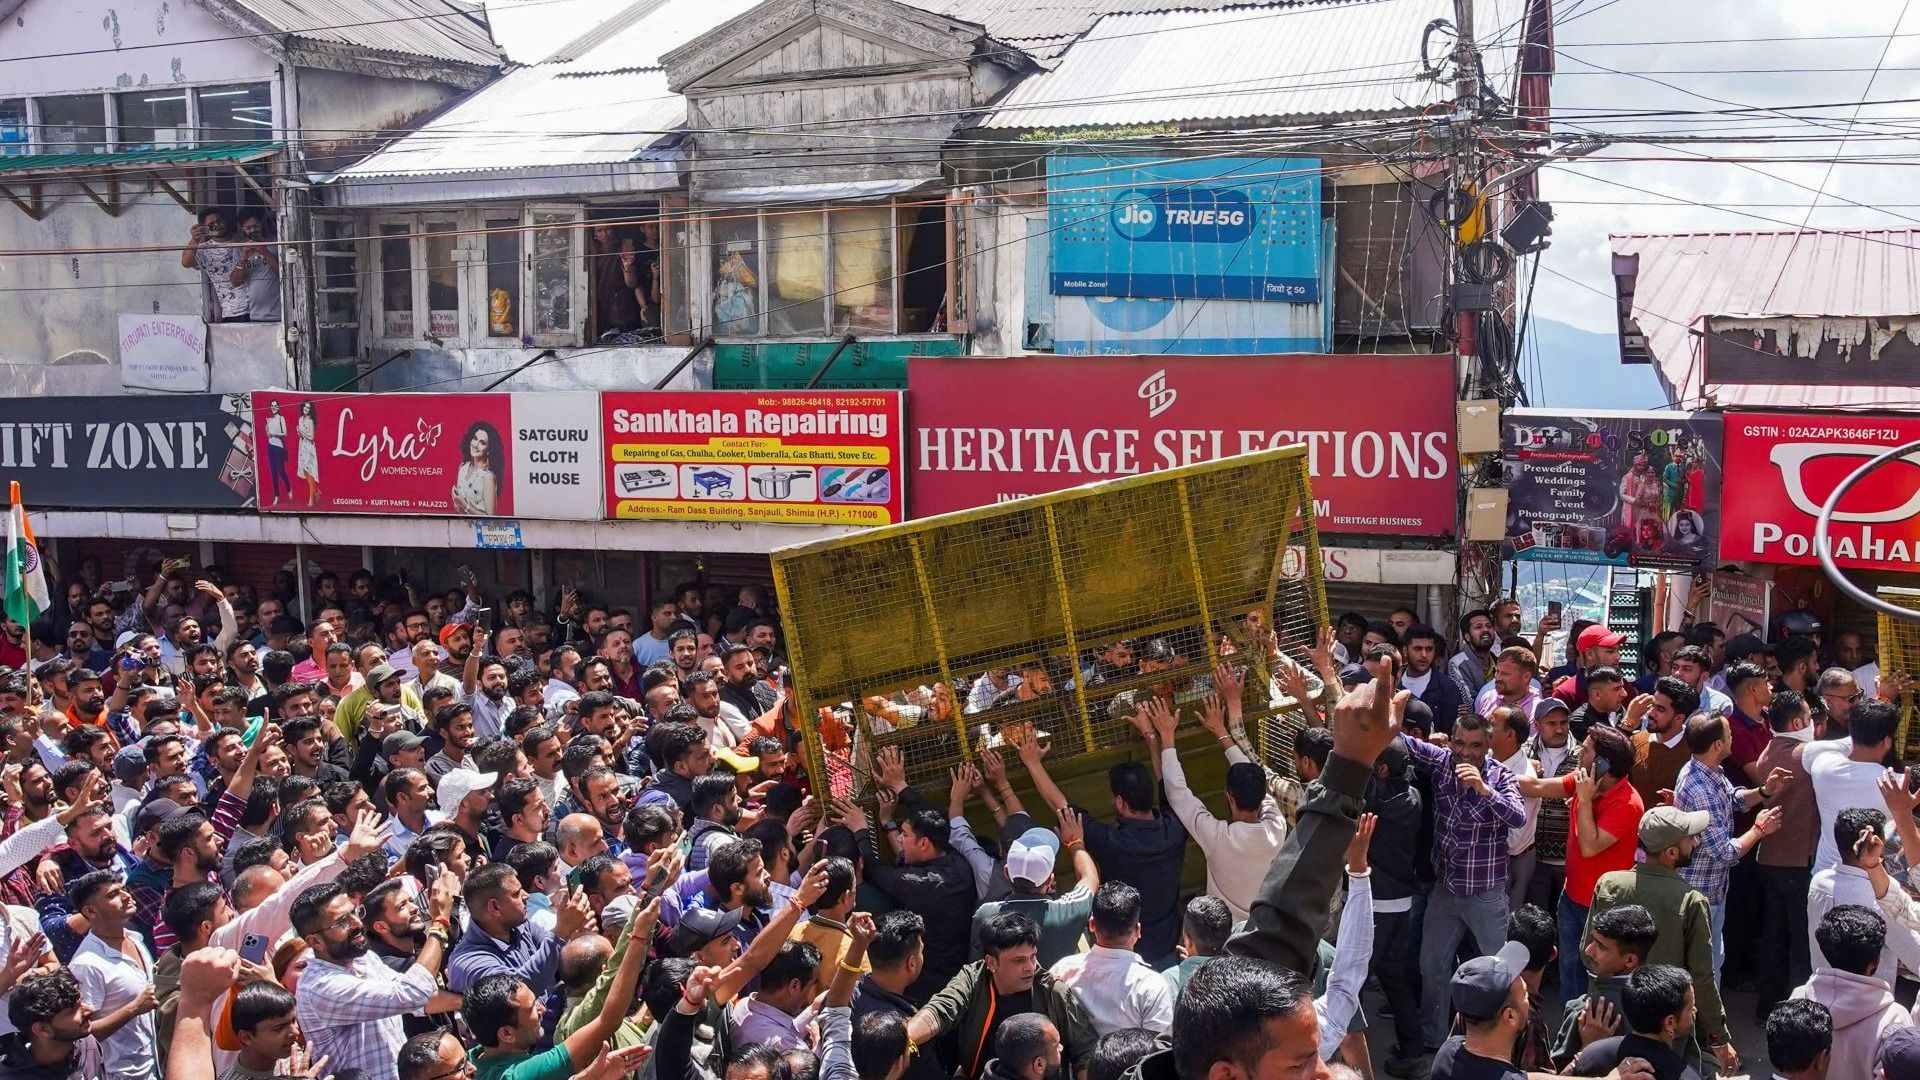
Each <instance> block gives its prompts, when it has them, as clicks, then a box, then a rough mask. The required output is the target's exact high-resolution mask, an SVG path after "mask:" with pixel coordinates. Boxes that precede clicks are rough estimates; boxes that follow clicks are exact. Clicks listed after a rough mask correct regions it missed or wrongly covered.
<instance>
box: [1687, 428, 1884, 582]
mask: <svg viewBox="0 0 1920 1080" xmlns="http://www.w3.org/2000/svg"><path fill="white" fill-rule="evenodd" d="M1915 439H1920V417H1916V416H1858V415H1851V414H1831V413H1829V414H1824V415H1822V414H1808V413H1745V412H1743V413H1728V414H1727V423H1726V452H1725V455H1724V461H1725V468H1726V476H1727V483H1726V485H1725V486H1724V487H1723V488H1722V502H1723V505H1724V508H1725V514H1724V523H1723V524H1722V526H1721V530H1720V557H1721V558H1722V559H1725V560H1729V561H1731V560H1749V561H1752V562H1766V563H1802V564H1809V563H1817V562H1818V561H1819V558H1818V557H1817V556H1816V555H1815V554H1814V552H1813V530H1814V524H1815V521H1816V520H1817V519H1818V517H1819V514H1820V508H1821V507H1822V506H1823V505H1825V503H1826V501H1827V499H1828V498H1829V497H1831V496H1832V495H1833V491H1834V489H1835V488H1836V487H1838V486H1839V485H1840V482H1841V481H1842V480H1845V479H1846V478H1847V477H1848V475H1850V474H1851V473H1852V472H1853V471H1854V470H1855V469H1858V468H1859V467H1860V466H1862V465H1864V464H1866V463H1867V461H1868V459H1870V458H1873V457H1875V456H1876V455H1878V454H1880V453H1883V452H1884V451H1886V450H1888V449H1890V448H1892V447H1895V446H1899V445H1901V444H1902V443H1907V442H1912V441H1913V440H1915ZM1827 535H1828V536H1829V538H1831V539H1832V541H1833V553H1834V561H1835V562H1837V563H1839V564H1840V565H1841V566H1852V567H1861V568H1867V569H1877V570H1902V571H1909V572H1910V571H1912V570H1913V568H1914V560H1915V559H1916V558H1917V557H1920V455H1915V456H1914V457H1912V458H1905V459H1900V460H1896V461H1893V462H1890V463H1888V464H1886V465H1883V466H1881V467H1880V468H1879V469H1877V470H1875V471H1874V472H1873V474H1872V475H1870V476H1868V477H1867V478H1866V479H1865V480H1863V481H1861V482H1860V483H1858V484H1856V485H1854V487H1853V490H1852V491H1850V492H1848V493H1847V497H1846V498H1845V499H1843V500H1841V502H1840V505H1839V507H1838V508H1837V509H1836V511H1835V513H1834V517H1833V524H1832V526H1831V527H1830V528H1829V530H1828V534H1827Z"/></svg>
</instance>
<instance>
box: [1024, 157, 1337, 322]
mask: <svg viewBox="0 0 1920 1080" xmlns="http://www.w3.org/2000/svg"><path fill="white" fill-rule="evenodd" d="M1047 217H1048V225H1049V232H1050V235H1051V243H1050V250H1051V256H1050V257H1051V273H1050V283H1051V291H1052V292H1053V294H1054V295H1056V296H1122V297H1173V298H1197V299H1213V300H1223V299H1224V300H1271V301H1281V302H1286V303H1296V304H1313V303H1318V302H1319V300H1320V264H1321V254H1320V253H1321V224H1320V162H1319V161H1318V160H1317V159H1314V158H1260V157H1225V158H1216V157H1208V158H1194V159H1190V160H1184V161H1167V160H1152V159H1146V158H1141V159H1129V158H1125V157H1122V158H1117V159H1116V158H1114V157H1080V156H1074V155H1056V156H1054V157H1051V158H1049V159H1048V161H1047Z"/></svg>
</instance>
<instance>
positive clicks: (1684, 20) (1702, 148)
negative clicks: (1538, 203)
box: [1534, 0, 1920, 334]
mask: <svg viewBox="0 0 1920 1080" xmlns="http://www.w3.org/2000/svg"><path fill="white" fill-rule="evenodd" d="M1909 4H1911V5H1912V10H1905V9H1906V8H1907V7H1908V5H1909ZM1554 8H1555V17H1556V20H1557V22H1558V24H1559V25H1558V31H1557V34H1556V46H1557V53H1558V65H1559V66H1558V70H1557V72H1556V75H1555V78H1554V86H1553V106H1554V113H1555V116H1556V120H1557V125H1556V126H1557V127H1559V129H1560V130H1562V131H1566V132H1569V133H1576V132H1577V131H1578V130H1582V129H1584V130H1592V131H1604V132H1608V133H1610V134H1614V135H1617V136H1629V135H1630V136H1634V137H1635V142H1634V143H1633V144H1632V145H1625V146H1621V145H1616V146H1612V147H1609V148H1607V149H1603V150H1601V151H1599V152H1597V153H1595V154H1593V155H1591V156H1589V157H1587V158H1586V159H1584V160H1582V161H1579V162H1577V163H1568V164H1556V165H1553V166H1550V167H1548V168H1547V169H1546V170H1544V172H1543V173H1542V182H1541V191H1542V196H1543V197H1544V198H1545V199H1547V200H1548V201H1549V202H1551V203H1552V204H1553V208H1554V223H1553V246H1552V247H1551V248H1550V249H1548V251H1547V253H1546V255H1545V262H1544V264H1543V271H1542V273H1541V275H1540V279H1539V291H1538V292H1537V293H1536V294H1535V298H1534V311H1535V312H1536V313H1538V314H1540V315H1542V316H1544V317H1546V318H1550V319H1557V320H1560V321H1563V322H1567V323H1571V324H1573V325H1575V326H1579V327H1582V328H1584V329H1588V330H1598V331H1604V332H1606V333H1609V334H1611V333H1613V332H1614V317H1613V280H1612V275H1611V261H1610V251H1611V249H1610V247H1609V245H1608V242H1607V235H1608V234H1609V233H1611V232H1687V231H1735V230H1738V231H1750V230H1774V229H1794V228H1798V227H1800V225H1801V223H1802V222H1803V221H1806V220H1808V209H1809V207H1810V206H1811V205H1812V204H1813V203H1814V199H1815V193H1816V191H1818V190H1819V189H1820V188H1821V187H1822V185H1823V182H1824V184H1825V191H1826V196H1825V197H1824V198H1822V199H1821V200H1820V202H1819V206H1818V208H1817V209H1816V210H1814V212H1813V215H1812V218H1811V223H1812V225H1813V227H1816V228H1821V227H1824V228H1904V227H1912V226H1916V225H1920V184H1915V183H1914V182H1913V181H1914V179H1916V178H1920V174H1916V173H1915V171H1914V169H1915V168H1916V166H1920V153H1916V151H1917V150H1920V145H1916V144H1917V143H1920V3H1912V0H1851V2H1847V3H1839V2H1831V0H1829V2H1816V0H1555V4H1554ZM1903 16H1904V17H1903ZM1896 23H1897V24H1899V25H1898V30H1897V33H1898V35H1899V36H1893V37H1891V38H1890V36H1889V35H1893V34H1895V32H1896ZM1842 35H1853V36H1852V37H1850V38H1842V37H1841V36H1842ZM1752 38H1781V39H1787V40H1773V41H1745V42H1739V43H1732V42H1728V40H1727V39H1752ZM1708 39H1712V40H1715V41H1718V42H1721V43H1717V44H1695V43H1691V42H1697V41H1703V40H1708ZM1661 42H1689V43H1686V44H1660V43H1661ZM1890 42H1891V44H1889V43H1890ZM1883 50H1885V64H1884V66H1883V67H1882V68H1881V70H1880V71H1879V73H1878V75H1877V77H1876V76H1874V74H1873V69H1874V67H1875V65H1876V64H1877V63H1879V61H1880V60H1881V55H1882V52H1883ZM1608 68H1611V69H1614V70H1615V71H1617V72H1621V74H1616V73H1614V72H1610V71H1607V70H1604V69H1608ZM1870 78H1871V79H1872V89H1871V91H1870V92H1869V91H1868V85H1869V79H1870ZM1663 84H1664V85H1663ZM1863 95H1866V96H1867V97H1869V98H1870V99H1873V100H1888V101H1890V102H1895V103H1890V104H1887V105H1881V106H1868V107H1866V108H1863V109H1862V110H1860V112H1859V118H1858V121H1857V122H1856V123H1855V124H1854V126H1853V127H1852V129H1851V131H1852V135H1853V138H1852V139H1851V140H1850V141H1848V142H1847V143H1846V145H1845V149H1844V154H1845V156H1848V157H1852V156H1855V155H1865V154H1871V155H1895V156H1904V157H1905V158H1906V159H1907V160H1906V161H1904V162H1901V163H1893V162H1879V163H1865V164H1839V165H1837V166H1834V167H1833V168H1832V174H1831V178H1830V179H1827V178H1826V174H1827V172H1828V168H1829V162H1830V161H1831V160H1832V159H1833V157H1834V155H1835V152H1836V149H1837V148H1838V146H1839V144H1838V143H1837V142H1836V141H1835V140H1836V139H1837V138H1838V137H1839V136H1840V135H1841V134H1843V133H1845V132H1846V131H1847V130H1848V122H1849V120H1851V119H1853V117H1854V109H1853V103H1855V102H1858V101H1860V100H1861V99H1862V97H1863ZM1903 98H1904V99H1909V101H1908V102H1907V103H1898V99H1903ZM1810 104H1824V105H1828V106H1830V107H1828V108H1822V109H1810V110H1809V109H1802V110H1796V111H1794V112H1790V113H1787V114H1785V115H1784V116H1783V115H1782V114H1780V113H1762V114H1760V115H1759V116H1758V117H1757V118H1755V119H1737V120H1736V119H1731V118H1728V117H1726V116H1719V117H1710V118H1705V119H1702V118H1699V117H1692V118H1687V119H1682V120H1678V121H1675V120H1667V119H1663V120H1650V119H1645V118H1613V119H1597V118H1596V114H1597V113H1619V112H1621V111H1639V110H1663V109H1684V110H1693V111H1697V110H1726V109H1735V108H1740V107H1742V106H1759V107H1763V108H1770V109H1779V108H1782V107H1785V106H1804V105H1810ZM1809 121H1811V122H1809ZM1678 132H1688V133H1691V134H1693V135H1694V136H1696V137H1698V136H1701V135H1711V136H1720V137H1726V136H1731V135H1739V136H1741V139H1740V141H1735V142H1725V143H1701V142H1698V141H1695V142H1681V143H1675V142H1671V141H1670V140H1672V139H1673V137H1674V134H1675V133H1678ZM1755 136H1779V137H1786V138H1789V139H1794V140H1807V141H1786V142H1781V141H1776V142H1773V143H1765V142H1759V141H1753V140H1754V137H1755ZM1889 136H1892V137H1889ZM1646 138H1652V139H1661V140H1669V141H1668V142H1667V144H1666V145H1655V144H1653V143H1650V142H1647V141H1644V139H1646ZM1702 156H1716V157H1735V158H1741V159H1754V158H1779V157H1790V158H1798V159H1803V160H1799V161H1792V162H1779V161H1770V160H1769V161H1749V162H1746V163H1743V164H1731V163H1724V162H1710V161H1703V160H1701V158H1702ZM1650 157H1660V158H1666V159H1668V160H1664V161H1647V160H1623V159H1645V158H1650ZM1634 188H1638V189H1641V190H1632V189H1634ZM1662 196H1668V197H1662ZM1850 202H1851V203H1858V204H1866V206H1865V207H1864V208H1863V207H1861V206H1855V205H1849V203H1850ZM1896 204H1905V205H1896ZM1875 207H1884V209H1876V208H1875ZM1682 314H1683V316H1684V314H1687V313H1682Z"/></svg>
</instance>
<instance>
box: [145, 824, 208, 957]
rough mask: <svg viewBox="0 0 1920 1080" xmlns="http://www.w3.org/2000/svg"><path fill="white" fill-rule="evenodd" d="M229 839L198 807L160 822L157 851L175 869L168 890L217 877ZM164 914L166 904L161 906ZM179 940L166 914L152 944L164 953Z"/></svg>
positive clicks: (158, 921) (158, 923)
mask: <svg viewBox="0 0 1920 1080" xmlns="http://www.w3.org/2000/svg"><path fill="white" fill-rule="evenodd" d="M225 840H226V838H225V837H224V836H221V835H220V834H219V833H217V832H215V831H214V828H213V824H212V822H210V821H208V820H207V817H206V815H204V814H202V813H201V812H200V811H198V810H188V811H185V812H182V813H179V814H176V815H174V816H173V817H171V818H169V819H168V820H166V821H164V822H162V823H161V825H160V830H159V833H158V836H157V839H156V840H155V841H154V850H155V851H156V852H158V853H159V855H160V858H161V859H162V860H163V861H165V862H166V864H167V866H168V867H169V868H171V870H172V872H173V878H172V881H171V882H170V884H169V886H168V892H172V891H173V890H176V889H179V888H181V887H183V886H186V885H191V884H193V883H195V882H198V881H209V880H217V878H218V875H219V872H220V853H221V851H222V850H223V849H224V844H225ZM162 916H164V903H163V907H162ZM178 940H179V937H178V935H177V934H176V933H175V931H174V930H173V928H172V927H170V926H168V925H167V921H166V919H165V918H164V917H159V918H156V920H155V921H154V924H153V947H154V949H155V950H156V952H163V951H165V950H167V949H170V948H172V947H173V946H174V944H175V942H177V941H178Z"/></svg>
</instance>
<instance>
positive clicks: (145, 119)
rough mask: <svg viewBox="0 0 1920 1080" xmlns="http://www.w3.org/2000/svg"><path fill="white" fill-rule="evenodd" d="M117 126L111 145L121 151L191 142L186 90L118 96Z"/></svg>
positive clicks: (141, 91) (153, 91)
mask: <svg viewBox="0 0 1920 1080" xmlns="http://www.w3.org/2000/svg"><path fill="white" fill-rule="evenodd" d="M114 100H115V101H116V102H117V103H118V107H119V122H120V123H119V127H118V129H117V131H116V134H115V136H114V143H115V144H116V146H117V147H118V148H119V149H121V150H153V149H155V148H162V147H172V146H185V145H187V144H188V143H190V142H192V141H193V140H192V133H191V131H190V130H189V128H188V127H187V92H186V91H185V90H136V91H134V92H133V93H131V94H117V95H115V97H114Z"/></svg>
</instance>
